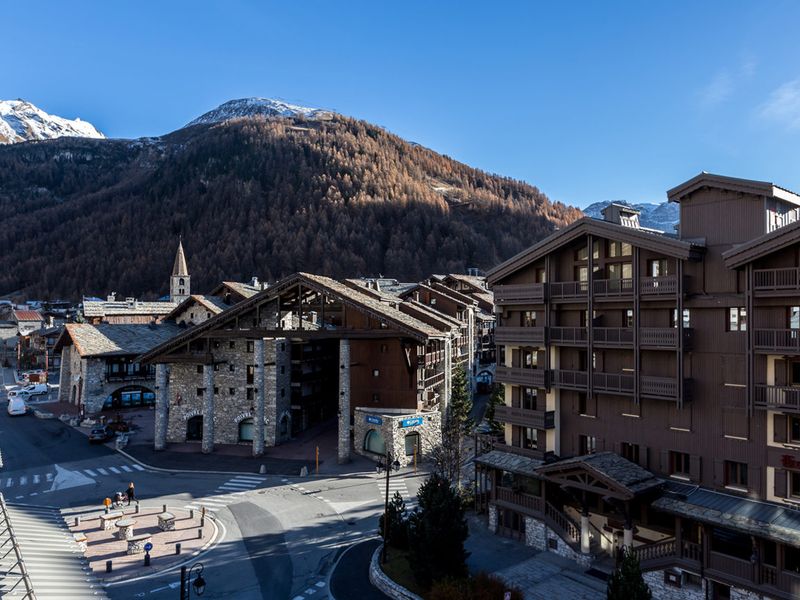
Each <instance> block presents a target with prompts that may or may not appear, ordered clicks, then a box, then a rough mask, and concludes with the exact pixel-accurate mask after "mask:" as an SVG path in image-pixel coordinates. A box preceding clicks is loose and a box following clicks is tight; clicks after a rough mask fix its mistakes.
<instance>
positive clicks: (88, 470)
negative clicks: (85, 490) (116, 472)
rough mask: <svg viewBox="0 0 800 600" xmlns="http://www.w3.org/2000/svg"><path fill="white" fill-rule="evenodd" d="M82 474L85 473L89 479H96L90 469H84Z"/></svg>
mask: <svg viewBox="0 0 800 600" xmlns="http://www.w3.org/2000/svg"><path fill="white" fill-rule="evenodd" d="M83 472H84V473H86V474H87V475H88V476H89V477H97V473H95V472H94V471H92V470H91V469H84V470H83Z"/></svg>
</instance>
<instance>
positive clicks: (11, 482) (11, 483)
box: [6, 477, 14, 488]
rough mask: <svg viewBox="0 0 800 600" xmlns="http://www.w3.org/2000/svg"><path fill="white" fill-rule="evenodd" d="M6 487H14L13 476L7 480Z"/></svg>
mask: <svg viewBox="0 0 800 600" xmlns="http://www.w3.org/2000/svg"><path fill="white" fill-rule="evenodd" d="M6 487H7V488H10V487H14V479H13V478H12V477H9V478H8V479H7V480H6Z"/></svg>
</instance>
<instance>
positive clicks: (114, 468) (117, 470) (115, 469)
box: [108, 467, 120, 475]
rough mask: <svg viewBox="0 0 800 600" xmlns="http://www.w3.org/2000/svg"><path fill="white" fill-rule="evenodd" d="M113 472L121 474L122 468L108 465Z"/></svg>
mask: <svg viewBox="0 0 800 600" xmlns="http://www.w3.org/2000/svg"><path fill="white" fill-rule="evenodd" d="M108 468H109V469H110V470H111V472H112V473H116V474H117V475H119V474H120V470H119V469H118V468H117V467H108Z"/></svg>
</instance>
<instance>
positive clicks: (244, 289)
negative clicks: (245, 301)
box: [222, 281, 261, 298]
mask: <svg viewBox="0 0 800 600" xmlns="http://www.w3.org/2000/svg"><path fill="white" fill-rule="evenodd" d="M222 285H227V286H228V287H229V288H231V289H232V290H233V291H235V292H236V293H238V294H240V295H241V296H244V297H245V298H251V297H253V296H255V295H256V294H257V293H258V292H260V291H261V288H259V287H257V286H255V285H250V284H249V283H243V282H241V281H223V282H222Z"/></svg>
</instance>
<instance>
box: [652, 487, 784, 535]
mask: <svg viewBox="0 0 800 600" xmlns="http://www.w3.org/2000/svg"><path fill="white" fill-rule="evenodd" d="M667 489H668V493H667V494H666V495H664V496H662V497H661V498H659V499H657V500H655V501H654V502H653V507H654V508H657V509H659V510H663V511H666V512H668V513H672V514H674V515H679V516H684V517H689V518H692V519H695V520H697V521H701V522H703V523H708V524H711V525H719V526H721V527H727V528H731V529H736V530H738V531H741V532H743V533H747V534H749V535H755V536H759V537H765V538H769V539H772V540H776V541H779V542H783V543H786V544H791V545H793V546H798V545H800V512H798V511H797V510H794V509H791V508H788V507H784V506H779V505H777V504H771V503H769V502H761V501H759V500H750V499H749V498H741V497H739V496H732V495H730V494H726V493H723V492H715V491H713V490H708V489H704V488H699V487H694V489H691V490H687V489H683V490H681V492H683V493H678V490H675V488H674V487H673V486H671V485H669V484H668V486H667Z"/></svg>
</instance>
